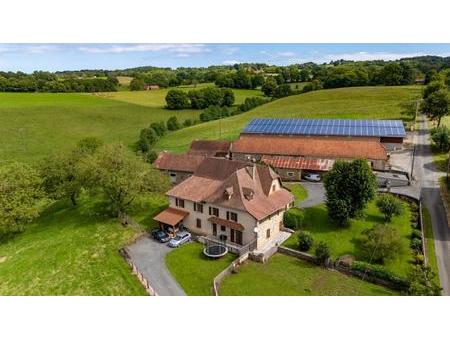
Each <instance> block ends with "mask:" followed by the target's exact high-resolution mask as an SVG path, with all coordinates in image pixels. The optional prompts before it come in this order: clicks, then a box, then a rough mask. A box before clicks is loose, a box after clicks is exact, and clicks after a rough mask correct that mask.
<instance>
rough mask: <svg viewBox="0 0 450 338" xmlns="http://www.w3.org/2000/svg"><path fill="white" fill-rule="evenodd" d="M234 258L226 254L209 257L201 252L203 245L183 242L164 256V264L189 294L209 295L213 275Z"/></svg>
mask: <svg viewBox="0 0 450 338" xmlns="http://www.w3.org/2000/svg"><path fill="white" fill-rule="evenodd" d="M234 259H236V256H235V255H232V254H227V255H226V256H224V257H222V258H220V259H216V260H214V259H210V258H207V257H206V256H205V255H204V254H203V245H202V244H200V243H196V242H191V243H188V244H185V245H183V246H181V247H179V248H177V249H175V250H173V251H171V252H170V253H169V254H168V255H167V256H166V265H167V267H168V269H169V271H170V272H171V274H172V275H173V276H174V277H175V279H176V280H177V281H178V283H180V285H181V287H182V288H183V290H184V291H185V292H186V294H188V295H190V296H210V295H211V287H212V282H213V279H214V277H216V276H217V275H218V274H219V273H220V272H221V271H222V270H224V269H225V268H226V267H227V266H228V265H230V264H231V262H232V261H233V260H234Z"/></svg>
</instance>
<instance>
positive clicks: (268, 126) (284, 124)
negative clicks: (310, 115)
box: [243, 119, 406, 137]
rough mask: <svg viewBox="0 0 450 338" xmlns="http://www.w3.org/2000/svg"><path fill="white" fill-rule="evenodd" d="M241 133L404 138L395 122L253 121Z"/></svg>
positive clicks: (402, 131) (399, 123)
mask: <svg viewBox="0 0 450 338" xmlns="http://www.w3.org/2000/svg"><path fill="white" fill-rule="evenodd" d="M243 133H245V134H277V135H330V136H374V137H405V136H406V132H405V128H404V126H403V123H402V121H399V120H340V119H253V120H252V121H250V123H249V124H248V125H247V127H245V129H244V131H243Z"/></svg>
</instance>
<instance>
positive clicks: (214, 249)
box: [203, 244, 228, 258]
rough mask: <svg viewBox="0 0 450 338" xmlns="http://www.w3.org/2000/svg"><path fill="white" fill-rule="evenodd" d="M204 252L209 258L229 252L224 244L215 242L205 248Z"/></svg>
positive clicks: (218, 256)
mask: <svg viewBox="0 0 450 338" xmlns="http://www.w3.org/2000/svg"><path fill="white" fill-rule="evenodd" d="M203 253H204V254H205V256H207V257H209V258H220V257H223V256H225V255H226V254H227V253H228V249H227V247H226V246H224V245H219V244H213V245H209V246H207V247H206V248H204V249H203Z"/></svg>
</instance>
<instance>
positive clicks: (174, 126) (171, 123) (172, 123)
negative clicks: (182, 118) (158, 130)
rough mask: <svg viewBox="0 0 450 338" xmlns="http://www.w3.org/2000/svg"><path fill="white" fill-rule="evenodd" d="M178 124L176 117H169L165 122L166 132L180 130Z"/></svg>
mask: <svg viewBox="0 0 450 338" xmlns="http://www.w3.org/2000/svg"><path fill="white" fill-rule="evenodd" d="M180 128H181V126H180V123H179V122H178V119H177V117H176V116H171V117H169V119H168V120H167V130H170V131H175V130H178V129H180Z"/></svg>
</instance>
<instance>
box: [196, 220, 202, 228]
mask: <svg viewBox="0 0 450 338" xmlns="http://www.w3.org/2000/svg"><path fill="white" fill-rule="evenodd" d="M201 227H202V220H201V219H200V218H197V228H201Z"/></svg>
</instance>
